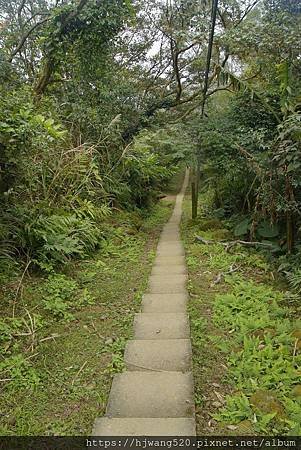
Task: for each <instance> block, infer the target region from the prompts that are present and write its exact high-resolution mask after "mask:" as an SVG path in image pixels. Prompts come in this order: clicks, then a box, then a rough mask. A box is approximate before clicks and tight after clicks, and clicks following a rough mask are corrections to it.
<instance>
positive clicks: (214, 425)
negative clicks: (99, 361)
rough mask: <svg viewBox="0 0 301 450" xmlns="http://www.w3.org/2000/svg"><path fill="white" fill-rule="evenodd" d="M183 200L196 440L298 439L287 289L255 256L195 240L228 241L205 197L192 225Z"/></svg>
mask: <svg viewBox="0 0 301 450" xmlns="http://www.w3.org/2000/svg"><path fill="white" fill-rule="evenodd" d="M190 202H191V199H190V195H189V194H188V195H187V196H186V199H185V201H184V215H183V220H182V237H183V240H184V245H185V249H186V260H187V265H188V271H189V284H188V289H189V294H190V301H189V307H188V308H189V314H190V320H191V334H192V346H193V370H194V380H195V401H196V419H197V434H198V435H210V434H212V435H219V434H221V435H227V434H229V435H231V434H232V435H233V434H234V435H241V434H251V435H254V434H277V433H278V434H281V433H283V434H286V433H288V434H292V433H293V434H295V435H298V434H300V433H301V430H300V426H299V424H300V423H301V403H300V396H298V392H299V390H298V386H300V379H301V377H300V375H301V371H300V365H301V355H300V348H299V344H298V342H299V341H298V340H297V339H296V336H297V335H296V330H298V329H299V328H300V320H298V311H299V312H300V309H299V308H298V307H297V308H296V305H295V304H291V303H290V301H289V300H288V299H289V297H290V296H289V293H288V292H287V291H286V290H287V287H286V286H285V285H284V284H283V282H282V281H281V280H279V279H278V277H277V273H275V272H274V271H273V268H272V267H271V266H270V265H269V263H268V262H267V260H266V259H265V257H264V255H262V254H261V253H260V252H259V251H258V250H256V249H247V248H246V247H241V246H235V247H233V248H232V249H231V250H230V251H226V249H225V247H224V246H223V245H221V244H219V243H216V244H209V245H206V244H203V243H200V242H198V241H196V239H195V236H196V235H200V236H202V237H203V238H205V239H212V240H216V241H219V240H224V239H225V240H227V239H229V240H231V239H233V238H231V233H230V231H229V230H228V229H227V228H226V226H225V224H223V223H222V222H221V221H219V220H218V219H212V216H211V214H210V211H209V209H210V208H208V204H207V203H208V196H207V195H206V194H202V195H201V199H200V202H201V210H200V215H199V217H200V218H198V219H197V220H195V221H192V220H191V218H190V214H191V212H190V211H191V205H190ZM299 317H300V316H299ZM294 330H295V331H294ZM296 392H297V395H296ZM259 397H260V401H259V402H258V401H257V400H256V399H257V398H259Z"/></svg>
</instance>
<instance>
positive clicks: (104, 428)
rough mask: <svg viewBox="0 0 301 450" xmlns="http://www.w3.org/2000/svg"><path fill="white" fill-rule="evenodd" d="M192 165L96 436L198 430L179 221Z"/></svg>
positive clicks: (163, 235) (192, 432) (164, 234)
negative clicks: (123, 368)
mask: <svg viewBox="0 0 301 450" xmlns="http://www.w3.org/2000/svg"><path fill="white" fill-rule="evenodd" d="M187 183H188V171H187V172H186V174H185V180H184V183H183V186H182V190H181V192H180V194H178V195H177V199H176V204H175V208H174V211H173V214H172V217H171V219H170V220H169V222H168V223H167V224H166V225H165V227H164V230H163V231H162V233H161V237H160V240H159V244H158V248H157V255H156V259H155V262H154V265H153V269H152V273H151V276H150V279H149V285H148V290H147V293H146V294H145V295H144V297H143V301H142V312H141V313H140V314H137V315H136V317H135V320H134V339H133V340H130V341H129V342H128V344H127V347H126V350H125V355H124V359H125V364H126V368H127V371H126V372H123V373H120V374H117V375H115V377H114V379H113V383H112V387H111V393H110V397H109V401H108V405H107V411H106V416H105V417H102V418H98V419H96V421H95V425H94V429H93V436H173V435H175V436H193V435H195V418H194V400H193V378H192V373H191V344H190V331H189V321H188V317H187V313H186V303H187V291H186V279H187V272H186V266H185V258H184V250H183V247H182V243H181V240H180V234H179V223H180V220H181V214H182V201H183V196H184V192H185V189H186V186H187Z"/></svg>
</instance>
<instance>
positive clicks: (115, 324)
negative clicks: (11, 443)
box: [0, 173, 183, 435]
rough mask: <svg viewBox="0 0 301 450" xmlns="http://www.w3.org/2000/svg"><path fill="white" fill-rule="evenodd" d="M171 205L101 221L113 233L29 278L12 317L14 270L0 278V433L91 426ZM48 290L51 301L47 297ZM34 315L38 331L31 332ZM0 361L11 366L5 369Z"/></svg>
mask: <svg viewBox="0 0 301 450" xmlns="http://www.w3.org/2000/svg"><path fill="white" fill-rule="evenodd" d="M182 177H183V174H182V173H180V174H179V175H178V176H177V177H176V178H175V180H173V182H172V185H171V188H170V190H171V193H172V194H174V193H175V192H176V191H177V190H178V188H179V185H180V183H181V180H182ZM167 193H169V191H168V192H167ZM172 207H173V200H172V198H171V199H169V198H168V200H167V201H166V199H162V200H161V201H159V202H158V203H157V205H156V206H155V207H154V208H153V209H152V210H151V212H149V213H147V214H145V216H144V217H142V216H141V215H135V214H130V213H125V212H120V213H119V214H115V215H114V217H113V218H112V219H111V222H110V223H108V228H110V229H111V233H110V235H109V236H108V238H107V240H106V242H104V243H103V245H102V246H101V248H100V249H99V251H98V252H96V253H95V254H94V255H92V256H91V257H89V258H87V259H86V260H84V261H73V262H70V263H68V264H67V265H66V266H65V267H64V268H63V269H61V270H60V271H59V277H58V274H55V275H54V277H53V276H52V278H51V277H47V276H42V275H40V276H38V275H34V274H31V275H30V276H28V275H26V277H25V278H24V280H23V282H22V292H21V293H20V295H19V296H18V303H17V306H16V317H15V319H12V320H10V321H7V317H8V315H9V314H10V315H11V310H12V304H13V300H14V298H15V292H16V287H17V286H18V284H19V280H20V275H17V277H16V280H15V281H13V282H12V281H10V282H8V283H7V284H6V285H5V290H4V294H3V297H2V302H3V304H4V305H5V308H4V310H3V318H5V319H4V321H3V322H1V323H2V327H4V331H5V333H6V334H5V336H6V338H5V339H4V340H3V342H2V343H3V348H2V357H1V362H2V367H1V368H2V369H3V371H2V376H1V386H2V389H1V391H2V392H1V406H0V410H1V427H0V433H1V434H2V435H80V434H83V435H88V434H89V433H90V432H91V429H92V425H93V422H94V420H95V418H96V417H98V416H101V415H103V414H104V412H105V407H106V403H107V399H108V394H109V391H110V385H111V380H112V376H113V374H114V373H115V372H119V371H122V370H123V350H124V347H125V343H126V341H127V339H129V337H130V336H131V332H132V322H133V316H134V314H135V312H137V311H138V310H139V307H140V301H141V297H142V294H143V292H144V290H145V288H146V283H147V279H148V276H149V272H150V269H151V264H152V260H153V257H154V255H155V247H156V243H157V239H158V237H159V234H160V231H161V229H162V227H163V225H164V223H165V222H166V221H167V220H168V218H169V216H170V214H171V211H172ZM60 277H61V278H60ZM45 296H46V298H47V299H48V300H47V302H48V303H47V304H48V305H49V308H50V309H49V310H47V311H46V310H45V308H44V306H45ZM55 296H57V297H58V299H57V300H58V303H57V302H56V303H54V297H55ZM78 299H81V302H80V304H79V303H78V301H79V300H78ZM66 304H67V305H68V309H67V310H66V311H65V310H64V309H62V308H65V306H66ZM28 313H29V314H28ZM69 314H72V316H73V317H69ZM18 320H20V321H21V324H19V325H18V323H17V321H18ZM32 320H33V321H34V324H33V329H34V330H35V331H34V332H32V330H31V333H30V329H28V325H29V327H30V323H31V321H32ZM14 327H15V328H16V330H17V333H15V331H16V330H15V331H14ZM24 331H25V332H28V333H29V334H28V335H26V334H24ZM20 332H22V333H20ZM14 333H15V334H14ZM17 334H22V336H17ZM16 356H17V358H19V359H14V358H15V357H16ZM4 361H11V365H10V366H9V367H7V366H6V367H5V365H4Z"/></svg>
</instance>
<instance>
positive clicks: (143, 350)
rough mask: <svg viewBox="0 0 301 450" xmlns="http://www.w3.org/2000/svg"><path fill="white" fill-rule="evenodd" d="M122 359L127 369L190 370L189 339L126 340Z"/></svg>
mask: <svg viewBox="0 0 301 450" xmlns="http://www.w3.org/2000/svg"><path fill="white" fill-rule="evenodd" d="M124 360H125V364H126V367H127V370H132V371H147V370H151V371H154V370H159V371H175V372H188V371H189V370H191V343H190V339H164V340H132V341H128V343H127V346H126V349H125V354H124Z"/></svg>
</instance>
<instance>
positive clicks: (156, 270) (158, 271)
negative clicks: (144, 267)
mask: <svg viewBox="0 0 301 450" xmlns="http://www.w3.org/2000/svg"><path fill="white" fill-rule="evenodd" d="M163 274H166V275H173V274H177V275H187V269H186V267H185V266H183V265H182V264H173V265H172V266H168V265H167V264H166V265H161V266H157V264H155V265H154V266H153V268H152V272H151V275H163Z"/></svg>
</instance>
